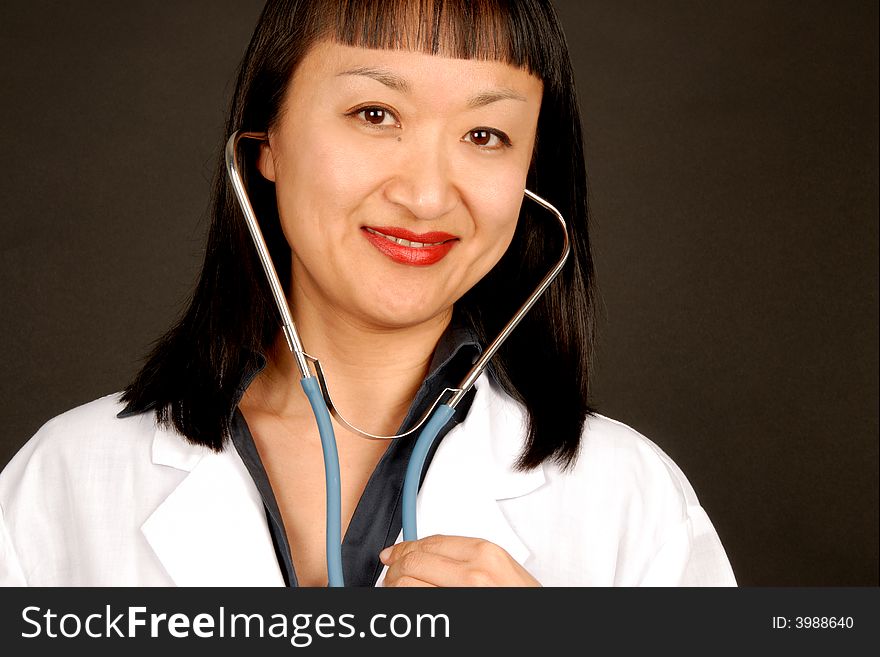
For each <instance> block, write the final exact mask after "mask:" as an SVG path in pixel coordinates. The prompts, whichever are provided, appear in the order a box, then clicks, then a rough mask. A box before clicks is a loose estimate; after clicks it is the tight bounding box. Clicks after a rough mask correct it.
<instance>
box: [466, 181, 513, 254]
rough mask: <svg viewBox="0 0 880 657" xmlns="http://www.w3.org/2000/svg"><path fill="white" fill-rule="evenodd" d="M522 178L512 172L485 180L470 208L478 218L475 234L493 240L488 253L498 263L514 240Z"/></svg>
mask: <svg viewBox="0 0 880 657" xmlns="http://www.w3.org/2000/svg"><path fill="white" fill-rule="evenodd" d="M524 185H525V174H524V173H523V170H522V169H520V168H512V169H511V170H509V171H506V172H504V174H503V175H495V176H492V177H491V178H490V177H487V178H484V180H483V182H482V184H481V185H480V188H479V192H478V193H477V194H475V195H474V197H473V199H472V201H471V207H472V209H473V212H474V215H475V216H476V217H477V218H478V220H477V222H476V224H477V231H478V233H480V234H481V237H482V238H483V239H484V240H492V242H493V244H490V245H488V249H487V251H489V252H490V253H492V254H493V255H494V257H495V260H496V261H497V260H498V259H499V258H500V257H501V255H502V254H503V253H504V251H506V250H507V246H508V245H509V244H510V240H511V239H512V238H513V232H514V230H516V223H517V219H518V218H519V211H520V208H521V207H522V204H523V190H524Z"/></svg>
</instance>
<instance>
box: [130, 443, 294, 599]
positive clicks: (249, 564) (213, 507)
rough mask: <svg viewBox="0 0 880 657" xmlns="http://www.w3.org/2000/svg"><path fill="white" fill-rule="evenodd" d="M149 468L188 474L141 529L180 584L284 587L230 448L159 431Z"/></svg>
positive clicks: (250, 489)
mask: <svg viewBox="0 0 880 657" xmlns="http://www.w3.org/2000/svg"><path fill="white" fill-rule="evenodd" d="M152 457H153V463H154V464H156V465H160V466H167V467H173V468H177V469H179V470H183V471H186V472H188V473H189V474H187V475H186V477H185V478H184V479H183V481H181V482H180V484H178V486H177V488H175V489H174V490H173V491H172V492H171V494H170V495H168V497H166V498H165V499H164V500H163V501H162V503H161V504H160V505H159V506H158V507H157V508H156V510H155V511H154V512H153V513H152V515H151V516H150V517H149V518H148V519H147V520H146V522H145V523H144V524H143V525H142V526H141V531H142V533H143V534H144V536H145V537H146V539H147V541H148V542H149V544H150V546H151V547H152V548H153V551H154V552H155V553H156V556H157V557H158V558H159V560H160V561H161V562H162V565H163V566H164V567H165V570H166V572H167V573H168V575H169V576H170V577H171V579H172V580H174V583H175V584H177V585H178V586H283V585H284V580H283V578H282V576H281V571H280V570H279V568H278V562H277V559H276V557H275V549H274V546H273V544H272V538H271V536H270V534H269V529H268V527H267V525H266V516H265V512H264V511H263V504H262V501H261V500H260V496H259V494H258V493H257V490H256V488H255V487H254V485H253V482H252V481H251V479H250V475H249V474H248V473H247V470H246V469H245V466H244V464H243V463H242V462H241V459H240V458H239V457H238V454H237V453H236V452H235V450H234V449H232V448H228V449H225V450H224V451H223V452H221V453H216V452H213V451H211V450H210V449H208V448H206V447H200V446H195V445H192V444H191V443H188V442H186V441H185V439H184V438H183V437H182V436H180V434H178V433H177V432H175V431H173V430H170V429H163V428H159V429H157V431H156V433H155V436H154V438H153V446H152Z"/></svg>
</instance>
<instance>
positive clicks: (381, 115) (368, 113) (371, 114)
mask: <svg viewBox="0 0 880 657" xmlns="http://www.w3.org/2000/svg"><path fill="white" fill-rule="evenodd" d="M363 113H364V119H366V120H367V121H368V122H370V123H372V124H373V125H380V124H381V123H382V122H383V121H384V120H385V115H386V112H385V110H383V109H382V108H381V107H368V108H367V109H365V110H363Z"/></svg>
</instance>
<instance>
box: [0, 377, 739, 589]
mask: <svg viewBox="0 0 880 657" xmlns="http://www.w3.org/2000/svg"><path fill="white" fill-rule="evenodd" d="M477 388H478V389H477V393H476V395H475V397H474V401H473V405H472V407H471V410H470V413H469V414H468V417H467V419H466V421H465V422H463V423H462V424H460V425H458V426H456V427H455V428H454V429H452V430H451V431H450V432H449V433H448V434H447V435H446V437H445V438H444V439H443V441H442V442H441V443H440V446H439V447H438V449H437V452H436V454H435V456H434V459H433V461H432V462H431V464H430V467H429V469H428V472H427V475H426V476H425V479H424V482H423V484H422V488H421V491H420V492H419V496H418V519H419V533H420V535H421V536H428V535H431V534H449V535H462V536H474V537H481V538H484V539H487V540H489V541H492V542H493V543H496V544H497V545H500V546H501V547H502V548H504V549H505V550H507V552H508V553H509V554H510V555H511V556H512V557H513V558H514V559H516V560H517V561H518V562H519V563H520V564H522V565H523V567H524V568H525V569H526V570H528V571H529V572H530V573H531V574H532V575H533V576H534V577H535V578H536V579H537V580H538V581H540V582H541V583H542V584H544V585H545V586H636V585H643V586H655V585H656V586H676V585H716V586H718V585H735V584H736V582H735V580H734V576H733V572H732V570H731V568H730V564H729V563H728V560H727V556H726V555H725V553H724V548H723V547H722V546H721V543H720V541H719V540H718V536H717V534H716V533H715V530H714V528H713V527H712V524H711V522H710V521H709V518H708V517H707V516H706V513H705V511H704V510H703V509H702V507H701V506H700V504H699V502H698V501H697V498H696V495H695V494H694V491H693V489H692V488H691V486H690V484H689V483H688V481H687V480H686V479H685V477H684V475H683V474H682V472H681V471H680V470H679V469H678V467H676V465H675V464H674V463H673V462H672V461H671V460H670V459H669V457H667V456H666V455H665V454H664V453H663V452H662V451H661V450H660V449H659V448H658V447H657V446H656V445H654V443H652V442H651V441H649V440H648V439H647V438H645V437H644V436H642V435H640V434H638V433H637V432H635V431H634V430H633V429H631V428H629V427H627V426H626V425H623V424H620V423H618V422H615V421H614V420H610V419H608V418H605V417H602V416H596V417H591V418H590V419H589V420H588V422H587V425H586V428H585V430H584V436H583V446H582V450H581V453H580V456H579V458H578V461H577V465H576V467H575V468H574V469H573V470H572V471H570V472H567V473H566V472H562V471H561V470H560V469H559V468H557V467H556V466H555V465H553V464H544V465H543V466H542V467H540V468H538V469H536V470H532V471H530V472H526V473H523V472H517V471H514V470H513V469H512V468H511V467H510V466H511V463H512V462H513V461H514V459H515V458H516V456H517V455H518V454H519V452H520V449H521V445H522V441H523V437H524V426H525V425H524V413H523V410H522V407H521V406H519V405H518V404H517V403H515V402H514V401H513V400H511V399H510V398H509V397H508V396H507V395H505V394H504V393H503V392H501V391H500V389H499V388H497V387H496V385H495V384H494V383H490V379H488V378H487V377H486V376H485V375H483V376H482V377H481V378H480V380H479V381H478V382H477ZM121 408H122V406H121V405H120V403H119V400H118V394H115V395H109V396H107V397H103V398H101V399H98V400H96V401H93V402H91V403H88V404H85V405H83V406H80V407H79V408H75V409H73V410H71V411H68V412H67V413H64V414H62V415H60V416H58V417H56V418H54V419H53V420H50V421H49V422H48V423H47V424H46V425H44V426H43V427H42V428H41V429H40V430H39V431H38V432H37V434H36V435H35V436H34V437H33V438H32V439H31V440H30V441H29V442H28V443H27V444H26V445H25V446H24V447H23V448H22V449H21V451H20V452H19V453H18V454H17V455H16V456H15V457H14V458H13V460H12V461H11V462H10V463H9V465H8V466H7V467H6V469H5V470H4V471H3V473H2V474H0V584H5V585H31V586H68V585H70V586H80V585H89V586H92V585H94V586H119V585H127V586H169V585H181V586H197V585H199V586H238V585H246V586H261V585H266V586H281V585H283V579H282V575H281V571H280V570H279V567H278V563H277V560H276V557H275V552H274V549H273V545H272V539H271V536H270V533H269V529H268V526H267V524H266V515H265V512H264V510H263V504H262V501H261V499H260V496H259V494H258V492H257V489H256V487H255V486H254V483H253V481H252V479H251V477H250V476H249V474H248V472H247V470H246V469H245V466H244V464H243V463H242V461H241V459H240V458H239V456H238V454H237V452H236V451H235V449H233V448H231V447H228V448H227V449H225V450H224V451H223V452H222V453H219V454H218V453H215V452H212V451H210V450H208V449H206V448H203V447H196V446H193V445H191V444H189V443H187V442H185V441H184V440H183V439H182V438H181V437H180V435H179V434H177V433H176V432H174V431H173V430H165V429H162V428H159V427H158V426H157V424H156V422H155V415H154V414H153V413H144V414H141V415H137V416H133V417H128V418H125V419H118V418H117V417H116V414H117V413H118V412H119V411H120V410H121ZM397 540H398V541H400V540H402V537H398V539H397ZM384 575H385V570H383V571H382V575H381V577H380V578H379V585H381V583H382V581H383V579H384Z"/></svg>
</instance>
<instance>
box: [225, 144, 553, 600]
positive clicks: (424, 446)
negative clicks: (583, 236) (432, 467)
mask: <svg viewBox="0 0 880 657" xmlns="http://www.w3.org/2000/svg"><path fill="white" fill-rule="evenodd" d="M243 138H247V139H255V140H258V141H266V140H267V139H268V136H267V134H266V133H264V132H243V131H237V132H234V133H232V135H230V137H229V139H228V140H227V142H226V151H225V156H226V170H227V173H228V174H229V180H230V183H231V184H232V189H233V192H234V193H235V197H236V199H237V201H238V204H239V207H240V208H241V211H242V214H243V215H244V219H245V223H246V224H247V227H248V230H249V232H250V234H251V238H252V239H253V241H254V246H255V247H256V249H257V254H258V256H259V258H260V263H261V264H262V266H263V271H264V272H265V274H266V278H267V280H268V282H269V287H270V289H271V292H272V296H273V297H274V298H275V305H276V306H277V307H278V312H279V314H280V315H281V330H282V331H283V333H284V336H285V339H286V340H287V345H288V347H289V348H290V351H291V353H293V356H294V360H295V361H296V364H297V367H298V368H299V371H300V375H301V376H300V385H301V386H302V389H303V392H304V393H305V395H306V398H307V399H308V400H309V405H310V406H311V407H312V412H313V413H314V416H315V422H316V423H317V425H318V433H319V435H320V437H321V450H322V452H323V456H324V478H325V484H326V487H327V498H326V499H327V501H326V508H327V528H326V550H327V579H328V585H329V586H331V587H341V586H345V578H344V576H343V572H342V491H341V481H340V475H339V454H338V451H337V446H336V434H335V432H334V430H333V422H332V419H331V414H332V415H333V417H335V418H336V419H337V420H339V421H340V422H341V423H342V424H343V425H345V426H346V427H348V428H349V429H351V430H352V431H354V432H355V433H357V434H360V435H362V436H364V437H367V438H373V439H393V438H402V437H404V436H408V435H410V434H412V433H414V432H415V431H417V430H418V429H419V427H422V429H421V432H420V433H419V437H418V439H417V440H416V444H415V446H414V447H413V452H412V455H411V456H410V459H409V462H408V463H407V467H406V474H405V476H404V480H403V539H404V540H405V541H415V540H418V528H417V523H416V521H417V518H416V515H417V514H416V501H417V498H418V491H419V483H420V481H421V476H422V470H423V469H424V466H425V460H426V459H427V456H428V453H429V452H430V450H431V446H432V445H433V444H434V442H435V441H436V439H437V436H438V435H439V434H440V432H441V431H443V428H444V427H445V426H446V425H447V424H448V423H449V421H450V420H451V419H452V417H453V416H454V415H455V407H456V405H457V404H458V403H459V402H460V401H461V400H462V399H463V398H464V396H465V395H466V394H467V393H468V391H469V390H470V389H471V387H473V385H474V382H475V381H476V380H477V378H478V377H479V376H480V374H482V372H483V370H484V369H485V368H486V366H487V365H488V364H489V361H490V360H491V358H492V356H494V355H495V353H496V352H497V351H498V349H499V348H500V347H501V345H502V343H503V342H504V341H505V340H506V339H507V337H508V336H509V335H510V334H511V332H513V329H514V328H516V326H517V324H519V322H520V321H521V320H522V318H523V317H524V316H525V314H526V313H527V312H528V311H529V310H530V309H531V307H532V306H533V305H534V304H535V302H536V301H537V300H538V298H539V297H540V296H541V295H542V294H543V293H544V291H545V290H546V289H547V288H548V287H549V286H550V283H552V282H553V280H554V279H555V278H556V276H557V275H558V274H559V272H560V271H562V267H563V265H564V264H565V262H566V260H567V259H568V254H569V251H570V248H569V239H568V228H567V226H566V223H565V219H564V218H563V217H562V214H561V213H560V212H559V210H557V209H556V208H555V207H553V206H552V205H551V204H550V203H548V202H547V201H545V200H544V199H542V198H541V197H540V196H538V195H536V194H534V193H532V192H530V191H529V190H527V189H526V190H524V195H525V197H526V198H529V199H531V200H532V201H534V202H535V203H537V204H538V205H540V206H541V207H543V208H544V209H546V210H548V211H550V212H551V213H552V214H553V215H554V216H555V217H556V219H557V220H558V221H559V223H560V225H561V227H562V232H563V249H562V255H561V257H560V258H559V260H558V261H557V262H556V264H555V265H554V266H553V269H551V270H550V272H549V273H547V275H546V276H544V278H543V279H542V280H541V282H540V283H539V284H538V286H537V287H536V288H535V290H534V291H533V292H532V294H531V295H530V296H529V297H528V299H526V301H525V303H523V305H522V306H521V307H520V308H519V310H518V311H517V312H516V314H515V315H514V316H513V317H512V318H511V319H510V321H509V322H508V323H507V324H506V325H505V326H504V328H503V329H502V330H501V332H500V333H499V334H498V336H497V337H496V338H495V339H494V340H493V341H492V343H491V344H489V346H488V347H487V348H486V349H485V350H484V351H483V353H482V355H481V356H480V358H479V359H478V360H477V362H476V363H474V365H473V367H472V368H471V370H470V371H469V372H468V373H467V375H466V376H465V378H464V379H463V380H462V382H461V383H460V384H459V387H458V388H454V389H447V390H445V391H444V392H443V395H441V398H443V396H445V395H446V393H452V395H451V397H449V398H448V399H446V400H445V401H444V403H442V404H441V403H440V400H439V399H438V400H437V402H435V404H434V406H432V407H431V408H430V409H429V410H428V411H427V413H426V415H425V416H424V417H422V419H421V420H420V421H419V422H418V423H417V424H416V426H415V427H414V428H412V429H410V430H409V431H407V432H405V433H403V434H398V435H396V436H376V435H373V434H370V433H367V432H365V431H361V430H360V429H358V428H356V427H354V426H353V425H351V424H350V423H349V422H348V421H347V420H345V418H344V417H342V415H341V414H340V413H339V412H338V411H337V409H336V408H335V406H334V405H333V401H332V399H331V398H330V394H329V392H328V390H327V386H326V383H325V381H324V375H323V370H322V369H321V365H320V363H319V362H318V361H317V360H316V359H315V358H312V357H311V356H309V355H308V354H306V352H305V350H304V349H303V345H302V341H301V340H300V338H299V334H298V333H297V330H296V326H295V324H294V322H293V316H292V315H291V312H290V307H289V305H288V303H287V298H286V297H285V295H284V290H283V288H282V287H281V282H280V281H279V279H278V273H277V272H276V271H275V266H274V264H273V263H272V258H271V256H270V255H269V249H268V247H267V246H266V242H265V240H264V239H263V233H262V231H261V230H260V226H259V222H258V221H257V217H256V215H255V213H254V209H253V206H252V205H251V202H250V198H249V197H248V194H247V190H246V189H245V186H244V182H243V181H242V178H241V174H240V173H239V167H238V156H237V149H238V142H239V140H240V139H243ZM310 363H311V364H313V365H314V368H315V371H316V372H317V376H316V375H315V374H313V372H312V368H311V367H310Z"/></svg>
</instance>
